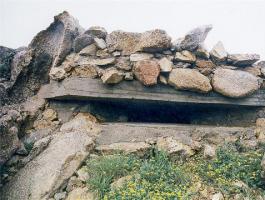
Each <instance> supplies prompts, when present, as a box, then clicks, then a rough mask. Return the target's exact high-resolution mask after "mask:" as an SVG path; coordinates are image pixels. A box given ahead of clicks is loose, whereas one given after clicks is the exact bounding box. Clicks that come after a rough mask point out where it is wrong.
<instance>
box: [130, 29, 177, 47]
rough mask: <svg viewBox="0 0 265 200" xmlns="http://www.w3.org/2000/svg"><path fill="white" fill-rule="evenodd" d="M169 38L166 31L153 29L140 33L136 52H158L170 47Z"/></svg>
mask: <svg viewBox="0 0 265 200" xmlns="http://www.w3.org/2000/svg"><path fill="white" fill-rule="evenodd" d="M171 45H172V44H171V37H169V36H168V35H167V33H166V31H164V30H161V29H155V30H151V31H146V32H144V33H142V35H141V38H140V41H139V43H138V44H137V45H136V49H135V50H136V51H147V52H160V51H163V50H165V49H169V48H170V47H171Z"/></svg>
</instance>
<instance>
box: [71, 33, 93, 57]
mask: <svg viewBox="0 0 265 200" xmlns="http://www.w3.org/2000/svg"><path fill="white" fill-rule="evenodd" d="M93 43H94V38H93V37H92V36H90V35H87V34H82V35H79V36H77V37H76V38H75V40H74V51H75V52H76V53H78V52H79V51H81V50H82V49H83V48H85V47H86V46H88V45H90V44H93Z"/></svg>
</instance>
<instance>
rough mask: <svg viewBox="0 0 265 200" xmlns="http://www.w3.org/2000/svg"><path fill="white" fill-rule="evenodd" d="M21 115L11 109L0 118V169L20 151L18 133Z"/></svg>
mask: <svg viewBox="0 0 265 200" xmlns="http://www.w3.org/2000/svg"><path fill="white" fill-rule="evenodd" d="M21 117H22V116H21V113H20V112H18V111H16V110H12V109H10V110H9V111H8V112H7V113H6V114H4V115H3V116H1V117H0V167H1V166H2V165H3V164H4V163H5V162H6V161H7V160H8V159H9V158H10V157H11V156H12V155H13V154H14V153H15V152H16V151H17V150H18V149H19V147H20V145H21V144H20V142H19V138H18V131H19V128H20V124H21V122H20V123H19V119H20V118H21Z"/></svg>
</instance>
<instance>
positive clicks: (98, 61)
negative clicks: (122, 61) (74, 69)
mask: <svg viewBox="0 0 265 200" xmlns="http://www.w3.org/2000/svg"><path fill="white" fill-rule="evenodd" d="M115 61H116V59H115V58H90V57H89V58H87V57H82V56H81V57H79V58H78V61H77V63H78V65H80V66H81V65H98V66H105V65H111V64H114V63H115Z"/></svg>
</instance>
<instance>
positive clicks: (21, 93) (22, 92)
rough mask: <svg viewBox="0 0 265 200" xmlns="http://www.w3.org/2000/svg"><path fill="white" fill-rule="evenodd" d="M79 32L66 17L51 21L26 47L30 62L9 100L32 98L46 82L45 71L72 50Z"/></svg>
mask: <svg viewBox="0 0 265 200" xmlns="http://www.w3.org/2000/svg"><path fill="white" fill-rule="evenodd" d="M83 31H84V30H83V28H82V27H81V26H80V25H79V24H78V21H77V20H75V19H74V18H73V17H72V16H70V14H69V13H67V12H63V13H61V14H59V15H57V16H55V17H54V22H53V23H52V24H51V25H50V26H49V27H48V28H47V29H46V30H44V31H41V32H40V33H38V34H37V36H35V37H34V39H33V40H32V42H31V43H30V45H29V49H30V50H31V51H32V60H31V62H30V64H29V65H28V66H27V67H24V68H23V70H22V71H21V72H20V75H19V77H20V78H19V79H18V80H17V81H16V82H15V83H14V85H13V86H12V89H10V100H12V102H13V103H16V102H21V101H23V100H25V99H26V98H28V97H30V96H33V95H34V94H35V93H36V91H37V90H38V89H39V88H40V86H41V85H42V84H44V83H47V82H48V80H49V71H50V68H51V67H52V66H53V67H55V66H59V65H61V63H62V62H63V60H64V59H65V58H66V56H67V55H68V54H69V53H70V52H71V51H72V49H73V41H74V39H75V37H76V36H78V35H80V34H81V33H82V32H83Z"/></svg>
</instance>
